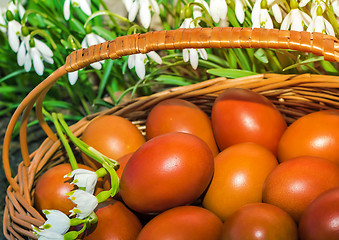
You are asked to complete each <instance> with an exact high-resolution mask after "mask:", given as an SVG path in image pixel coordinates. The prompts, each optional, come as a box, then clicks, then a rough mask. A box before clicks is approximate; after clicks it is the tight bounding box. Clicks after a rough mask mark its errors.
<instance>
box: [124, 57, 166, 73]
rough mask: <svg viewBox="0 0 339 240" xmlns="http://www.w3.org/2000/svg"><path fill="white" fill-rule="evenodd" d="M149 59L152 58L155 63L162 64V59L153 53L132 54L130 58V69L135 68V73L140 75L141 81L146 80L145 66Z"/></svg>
mask: <svg viewBox="0 0 339 240" xmlns="http://www.w3.org/2000/svg"><path fill="white" fill-rule="evenodd" d="M147 57H149V58H151V59H152V60H153V61H155V62H156V63H158V64H162V59H161V57H160V56H159V54H158V53H156V52H154V51H151V52H149V53H146V54H142V53H138V54H132V55H130V56H129V57H128V68H129V69H132V68H133V67H135V72H136V74H137V75H138V77H139V78H140V79H144V78H145V74H146V69H145V64H146V62H147Z"/></svg>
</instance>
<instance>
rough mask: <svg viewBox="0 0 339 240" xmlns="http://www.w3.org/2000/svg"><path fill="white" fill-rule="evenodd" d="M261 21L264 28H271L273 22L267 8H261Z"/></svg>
mask: <svg viewBox="0 0 339 240" xmlns="http://www.w3.org/2000/svg"><path fill="white" fill-rule="evenodd" d="M260 20H261V22H263V23H264V27H265V28H266V29H272V28H273V22H272V19H271V16H270V15H269V13H268V11H267V9H261V18H260Z"/></svg>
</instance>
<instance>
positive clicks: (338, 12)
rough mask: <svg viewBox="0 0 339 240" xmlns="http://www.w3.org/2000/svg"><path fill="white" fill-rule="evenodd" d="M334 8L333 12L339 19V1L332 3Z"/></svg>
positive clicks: (335, 0)
mask: <svg viewBox="0 0 339 240" xmlns="http://www.w3.org/2000/svg"><path fill="white" fill-rule="evenodd" d="M332 8H333V12H334V13H335V15H337V17H339V1H338V0H334V1H332Z"/></svg>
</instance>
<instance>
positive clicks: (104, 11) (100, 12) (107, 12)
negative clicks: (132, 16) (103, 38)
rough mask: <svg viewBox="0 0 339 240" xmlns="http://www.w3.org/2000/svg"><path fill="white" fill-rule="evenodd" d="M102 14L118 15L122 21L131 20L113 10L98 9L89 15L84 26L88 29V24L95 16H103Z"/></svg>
mask: <svg viewBox="0 0 339 240" xmlns="http://www.w3.org/2000/svg"><path fill="white" fill-rule="evenodd" d="M101 15H107V16H112V17H116V18H118V19H120V20H122V21H124V22H128V23H129V22H130V21H129V20H128V19H127V18H125V17H122V16H120V15H119V14H115V13H112V12H110V11H108V10H101V11H97V12H95V13H93V14H92V15H91V16H89V17H88V18H87V20H86V22H85V24H84V28H85V29H86V26H87V24H88V23H89V22H90V21H91V20H92V19H93V18H95V17H97V16H101Z"/></svg>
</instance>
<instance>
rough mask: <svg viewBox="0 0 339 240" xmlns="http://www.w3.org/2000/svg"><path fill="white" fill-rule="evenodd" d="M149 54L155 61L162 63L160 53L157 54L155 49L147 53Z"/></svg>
mask: <svg viewBox="0 0 339 240" xmlns="http://www.w3.org/2000/svg"><path fill="white" fill-rule="evenodd" d="M147 56H149V57H150V58H151V59H152V60H153V61H154V62H156V63H158V64H162V59H161V57H160V56H159V54H157V53H156V52H154V51H151V52H149V53H147Z"/></svg>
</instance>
